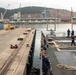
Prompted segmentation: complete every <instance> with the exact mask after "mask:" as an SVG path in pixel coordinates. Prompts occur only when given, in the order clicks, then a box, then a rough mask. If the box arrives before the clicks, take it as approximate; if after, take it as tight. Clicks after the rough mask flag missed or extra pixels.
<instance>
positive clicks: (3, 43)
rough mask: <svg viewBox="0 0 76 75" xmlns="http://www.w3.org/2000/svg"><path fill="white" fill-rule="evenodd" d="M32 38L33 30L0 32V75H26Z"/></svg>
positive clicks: (22, 29)
mask: <svg viewBox="0 0 76 75" xmlns="http://www.w3.org/2000/svg"><path fill="white" fill-rule="evenodd" d="M34 36H35V29H33V28H17V29H14V30H7V31H6V30H1V31H0V75H26V71H27V69H26V64H27V63H28V57H29V53H30V50H31V46H32V42H33V38H34ZM15 45H17V46H16V47H15ZM11 46H12V47H11Z"/></svg>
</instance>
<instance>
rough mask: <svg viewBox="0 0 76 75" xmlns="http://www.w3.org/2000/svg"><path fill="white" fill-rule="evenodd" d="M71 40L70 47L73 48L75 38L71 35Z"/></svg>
mask: <svg viewBox="0 0 76 75" xmlns="http://www.w3.org/2000/svg"><path fill="white" fill-rule="evenodd" d="M71 39H72V40H71V46H72V45H74V46H75V37H74V36H73V35H72V36H71Z"/></svg>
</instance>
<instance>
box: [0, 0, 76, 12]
mask: <svg viewBox="0 0 76 75" xmlns="http://www.w3.org/2000/svg"><path fill="white" fill-rule="evenodd" d="M20 3H21V7H26V6H43V7H45V6H46V7H50V8H58V9H67V10H71V7H72V9H73V11H75V12H76V0H0V7H3V8H6V9H7V6H8V4H10V6H9V7H8V9H14V8H19V5H20Z"/></svg>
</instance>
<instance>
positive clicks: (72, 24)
mask: <svg viewBox="0 0 76 75" xmlns="http://www.w3.org/2000/svg"><path fill="white" fill-rule="evenodd" d="M71 30H73V10H72V7H71Z"/></svg>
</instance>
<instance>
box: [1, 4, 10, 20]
mask: <svg viewBox="0 0 76 75" xmlns="http://www.w3.org/2000/svg"><path fill="white" fill-rule="evenodd" d="M9 6H10V4H8V6H7V9H8V7H9ZM7 9H6V10H5V12H4V13H3V14H2V13H1V21H3V20H4V16H5V14H6V12H7Z"/></svg>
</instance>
